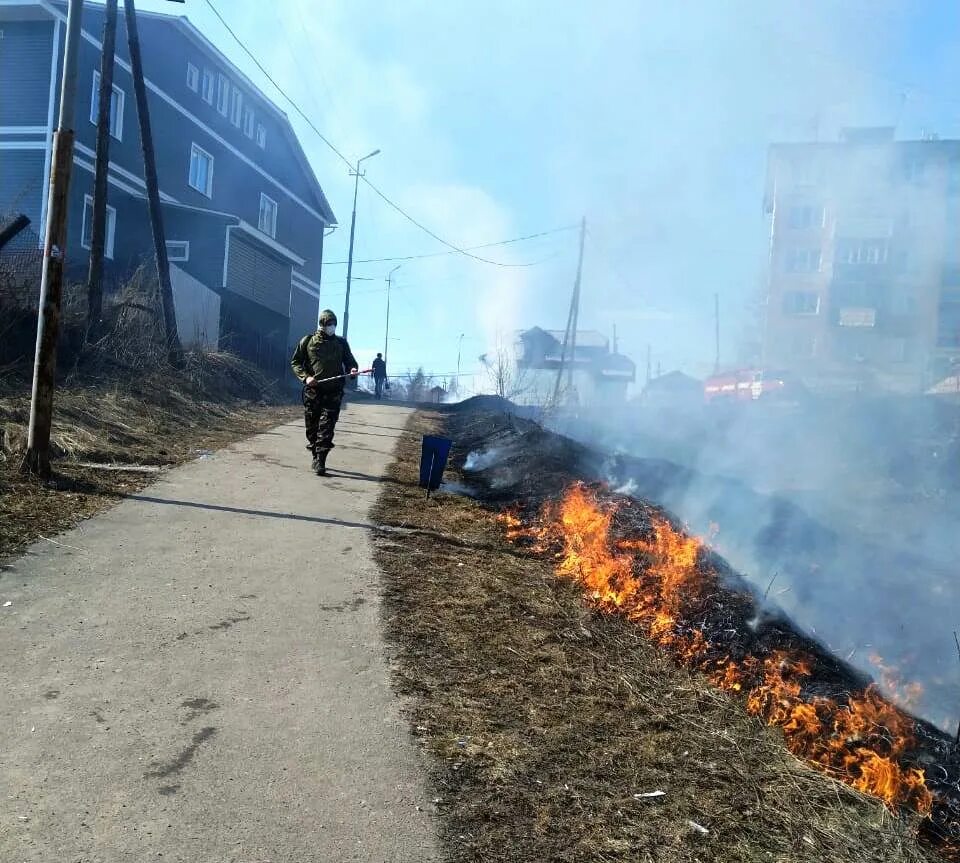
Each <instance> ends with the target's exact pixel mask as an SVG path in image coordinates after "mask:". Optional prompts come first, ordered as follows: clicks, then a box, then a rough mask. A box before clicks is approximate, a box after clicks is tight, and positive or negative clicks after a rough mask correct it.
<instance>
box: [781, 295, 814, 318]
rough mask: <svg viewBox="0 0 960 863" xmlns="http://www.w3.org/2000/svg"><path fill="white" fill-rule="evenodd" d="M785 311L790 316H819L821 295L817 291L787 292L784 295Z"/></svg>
mask: <svg viewBox="0 0 960 863" xmlns="http://www.w3.org/2000/svg"><path fill="white" fill-rule="evenodd" d="M783 311H784V312H785V313H786V314H788V315H817V314H819V313H820V295H819V294H818V293H817V292H816V291H787V292H786V293H785V294H784V295H783Z"/></svg>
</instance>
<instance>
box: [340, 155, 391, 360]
mask: <svg viewBox="0 0 960 863" xmlns="http://www.w3.org/2000/svg"><path fill="white" fill-rule="evenodd" d="M379 152H380V151H379V150H374V151H373V152H372V153H367V155H366V156H364V157H363V158H362V159H357V167H356V170H353V171H351V172H350V176H351V177H353V178H354V181H353V215H352V216H350V251H349V252H348V253H347V296H346V298H345V299H344V301H343V337H344V338H346V337H347V331H348V330H349V329H350V279H351V277H352V276H353V237H354V234H355V233H356V230H357V189H358V188H359V186H360V177H361V176H362V175H361V173H360V163H361V162H365V161H366V160H367V159H372V158H373V157H374V156H376V155H377V153H379ZM384 353H386V350H384Z"/></svg>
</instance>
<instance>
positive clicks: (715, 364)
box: [713, 294, 720, 374]
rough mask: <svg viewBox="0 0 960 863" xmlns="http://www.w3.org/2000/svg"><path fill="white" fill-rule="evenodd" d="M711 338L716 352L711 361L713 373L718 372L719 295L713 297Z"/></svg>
mask: <svg viewBox="0 0 960 863" xmlns="http://www.w3.org/2000/svg"><path fill="white" fill-rule="evenodd" d="M713 336H714V343H715V345H716V352H715V354H714V360H713V373H714V374H718V373H719V371H720V294H714V295H713Z"/></svg>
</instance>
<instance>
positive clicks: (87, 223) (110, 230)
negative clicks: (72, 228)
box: [80, 195, 117, 261]
mask: <svg viewBox="0 0 960 863" xmlns="http://www.w3.org/2000/svg"><path fill="white" fill-rule="evenodd" d="M106 225H107V236H106V239H105V241H104V244H103V255H104V257H105V258H109V259H110V260H111V261H112V260H113V240H114V237H115V236H116V232H117V211H116V210H115V209H114V208H113V207H111V206H110V205H109V204H107V223H106ZM80 245H81V246H83V247H84V248H85V249H89V248H90V247H91V246H92V245H93V198H91V197H90V196H89V195H84V196H83V227H82V228H81V230H80Z"/></svg>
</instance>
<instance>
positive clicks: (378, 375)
mask: <svg viewBox="0 0 960 863" xmlns="http://www.w3.org/2000/svg"><path fill="white" fill-rule="evenodd" d="M371 368H372V369H373V384H374V387H375V388H376V393H375V395H376V397H377V398H378V399H382V398H383V385H384V384H385V383H386V382H387V364H386V363H385V362H384V361H383V354H377V358H376V359H375V360H374V361H373V364H372V366H371Z"/></svg>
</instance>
